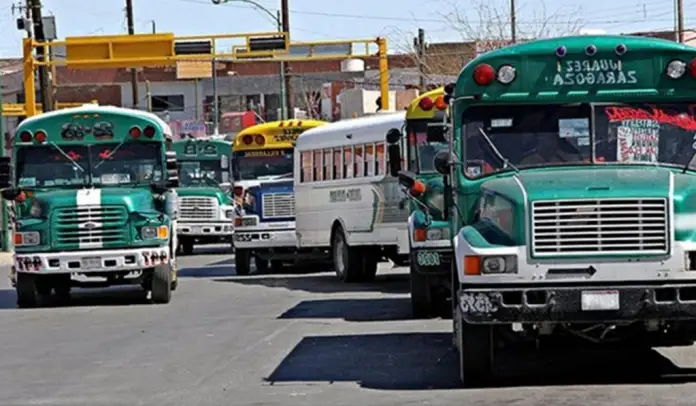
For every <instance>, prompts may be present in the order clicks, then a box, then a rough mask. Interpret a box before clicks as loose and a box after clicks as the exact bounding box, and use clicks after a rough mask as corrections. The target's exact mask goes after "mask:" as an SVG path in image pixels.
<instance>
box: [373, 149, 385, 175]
mask: <svg viewBox="0 0 696 406" xmlns="http://www.w3.org/2000/svg"><path fill="white" fill-rule="evenodd" d="M376 148H377V151H376V152H375V175H377V176H381V175H384V174H385V173H386V165H385V160H384V159H385V155H384V143H379V144H377V146H376Z"/></svg>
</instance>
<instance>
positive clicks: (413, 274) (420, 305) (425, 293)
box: [409, 260, 433, 319]
mask: <svg viewBox="0 0 696 406" xmlns="http://www.w3.org/2000/svg"><path fill="white" fill-rule="evenodd" d="M416 263H417V262H415V261H413V260H412V261H411V266H410V267H409V287H410V290H411V312H412V313H413V318H414V319H426V318H429V317H430V316H431V315H432V314H433V300H432V297H431V289H430V280H429V278H428V276H427V275H424V274H422V273H420V272H418V269H417V268H416V266H417V265H416Z"/></svg>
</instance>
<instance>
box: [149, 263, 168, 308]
mask: <svg viewBox="0 0 696 406" xmlns="http://www.w3.org/2000/svg"><path fill="white" fill-rule="evenodd" d="M150 292H151V293H152V303H157V304H166V303H169V302H170V301H171V300H172V266H171V264H164V265H157V266H156V267H155V268H154V269H153V270H152V279H151V282H150Z"/></svg>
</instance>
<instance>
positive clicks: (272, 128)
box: [235, 120, 326, 139]
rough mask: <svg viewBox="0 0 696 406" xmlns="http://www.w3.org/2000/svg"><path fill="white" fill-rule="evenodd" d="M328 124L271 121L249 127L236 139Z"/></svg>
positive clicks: (310, 121) (308, 121)
mask: <svg viewBox="0 0 696 406" xmlns="http://www.w3.org/2000/svg"><path fill="white" fill-rule="evenodd" d="M324 124H326V121H319V120H278V121H270V122H268V123H261V124H256V125H252V126H251V127H247V128H245V129H243V130H242V131H240V132H238V133H237V136H236V137H235V138H236V139H241V137H243V136H245V135H247V134H264V135H267V134H269V133H270V134H272V133H273V132H276V131H277V132H282V131H283V129H286V128H288V127H290V128H305V129H310V128H314V127H318V126H320V125H324Z"/></svg>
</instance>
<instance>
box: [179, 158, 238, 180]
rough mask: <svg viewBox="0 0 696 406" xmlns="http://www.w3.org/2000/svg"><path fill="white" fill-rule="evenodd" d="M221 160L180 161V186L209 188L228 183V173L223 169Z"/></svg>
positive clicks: (227, 170) (226, 169)
mask: <svg viewBox="0 0 696 406" xmlns="http://www.w3.org/2000/svg"><path fill="white" fill-rule="evenodd" d="M222 166H223V165H222V164H221V160H219V159H218V160H205V161H203V160H180V161H179V182H180V185H181V186H210V185H211V183H212V184H220V183H229V182H230V171H229V169H228V168H223V167H222Z"/></svg>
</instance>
